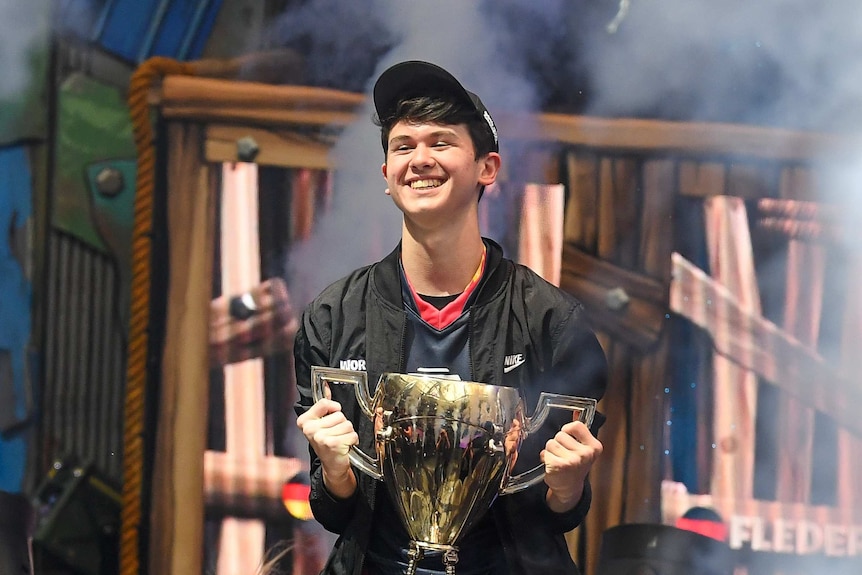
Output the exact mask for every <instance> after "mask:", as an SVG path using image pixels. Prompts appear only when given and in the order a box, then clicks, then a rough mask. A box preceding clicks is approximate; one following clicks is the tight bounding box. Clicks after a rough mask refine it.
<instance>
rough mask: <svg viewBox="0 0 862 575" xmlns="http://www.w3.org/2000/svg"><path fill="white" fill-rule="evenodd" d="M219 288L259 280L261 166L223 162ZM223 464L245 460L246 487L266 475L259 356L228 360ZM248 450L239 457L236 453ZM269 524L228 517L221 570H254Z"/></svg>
mask: <svg viewBox="0 0 862 575" xmlns="http://www.w3.org/2000/svg"><path fill="white" fill-rule="evenodd" d="M221 195H222V209H221V215H222V218H221V227H220V229H221V243H220V247H221V249H220V253H221V274H220V275H221V283H222V285H221V288H222V292H223V293H228V294H236V293H244V292H248V291H250V290H251V289H252V288H254V287H255V286H256V285H258V284H259V283H260V240H259V238H258V234H257V227H258V217H259V216H258V203H257V197H258V194H257V166H255V165H253V164H223V165H222V194H221ZM223 369H224V379H225V384H224V393H225V397H224V403H225V447H226V451H227V453H228V454H229V455H231V456H233V457H230V458H225V459H224V460H223V462H224V463H225V464H236V463H240V462H242V463H243V464H244V465H245V468H244V469H243V472H242V473H239V472H238V471H237V470H228V471H227V472H228V473H234V474H235V475H237V476H238V477H240V479H241V480H242V481H243V482H244V483H247V484H249V485H244V486H238V489H237V491H238V492H240V493H242V492H246V491H250V490H252V489H253V487H252V485H250V484H253V483H254V482H255V480H256V479H257V478H258V477H260V476H261V475H262V473H261V472H260V470H259V469H256V468H254V467H249V465H255V464H259V463H262V462H263V461H264V457H265V455H266V450H265V446H266V430H265V428H264V422H265V421H266V416H265V415H266V410H265V408H264V390H263V361H262V360H261V359H260V358H254V359H249V360H246V361H243V362H240V363H234V364H228V365H226V366H224V368H223ZM239 454H244V455H245V458H244V459H243V460H241V459H240V458H239V457H238V456H239ZM265 535H266V530H265V526H264V524H263V522H262V521H261V520H259V519H240V518H235V517H226V518H224V519H223V520H222V524H221V536H220V537H219V553H218V564H217V566H216V569H217V573H218V574H219V575H233V574H235V573H252V572H254V570H255V569H256V568H257V566H258V565H260V563H261V558H262V556H263V553H264V546H265V541H264V539H265Z"/></svg>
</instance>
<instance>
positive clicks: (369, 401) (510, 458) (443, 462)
mask: <svg viewBox="0 0 862 575" xmlns="http://www.w3.org/2000/svg"><path fill="white" fill-rule="evenodd" d="M311 380H312V382H311V383H312V393H313V395H314V399H315V400H319V399H321V398H322V397H324V390H325V387H326V386H327V385H332V384H353V385H354V386H355V393H356V399H357V401H358V403H359V406H360V407H361V409H362V411H363V412H364V414H365V415H366V416H367V417H369V418H370V419H371V420H372V421H373V424H374V430H375V448H376V456H375V457H372V456H371V455H369V454H367V453H365V452H364V451H362V450H361V449H359V448H358V447H356V446H354V447H352V448H351V450H350V461H351V463H352V464H353V465H354V466H356V467H357V468H358V469H359V470H361V471H362V472H364V473H367V474H368V475H370V476H371V477H374V478H375V479H378V480H381V481H383V483H384V484H385V485H386V487H387V489H388V491H389V494H390V496H391V497H392V500H393V501H394V502H395V508H396V509H397V510H398V514H399V516H400V517H401V520H402V522H403V524H404V527H405V528H406V529H407V533H408V534H409V536H410V539H411V542H410V551H409V557H410V559H409V563H408V566H407V575H414V574H415V572H416V564H417V563H418V561H419V560H421V559H422V557H423V556H424V553H425V551H437V552H441V553H442V554H443V563H444V565H445V566H446V573H447V575H454V573H455V563H457V561H458V547H457V546H456V545H455V543H456V542H457V541H458V537H459V536H460V535H461V533H462V532H466V531H468V530H469V529H470V527H471V526H472V525H474V524H475V523H476V522H477V521H478V520H479V519H480V518H481V517H482V515H483V514H484V513H485V512H486V511H487V510H488V509H489V508H490V506H491V503H493V502H494V499H496V497H497V496H498V495H506V494H509V493H516V492H518V491H521V490H522V489H525V488H527V487H529V486H531V485H534V484H536V483H538V482H539V481H541V480H542V479H543V478H544V476H545V473H544V467H543V466H542V464H541V463H539V464H537V465H536V466H535V467H533V468H532V469H530V470H529V471H526V472H523V473H519V474H517V475H513V474H512V469H513V468H514V465H515V460H516V459H517V457H518V449H519V448H520V446H521V442H522V440H523V439H524V438H525V437H526V436H527V435H529V434H530V433H532V432H533V431H535V430H537V429H539V428H540V427H541V426H542V423H543V422H544V421H545V419H546V417H547V415H548V413H549V411H550V409H551V408H560V409H566V410H569V411H572V412H574V414H575V416H576V417H577V418H578V419H579V420H580V421H583V422H584V423H586V424H587V425H590V424H591V423H592V419H593V415H594V414H595V409H596V401H595V400H594V399H591V398H581V397H572V396H567V395H559V394H549V393H542V394H541V396H540V397H539V404H538V406H537V407H536V411H535V413H534V414H533V416H532V417H527V416H526V415H525V413H524V402H523V400H522V399H521V397H520V394H519V393H518V390H517V389H515V388H511V387H501V386H495V385H488V384H484V383H477V382H472V381H458V380H452V379H445V378H437V377H431V376H425V375H405V374H397V373H384V374H383V375H381V376H380V380H379V382H378V385H377V390H376V392H375V394H374V396H373V397H371V396H370V394H369V392H368V381H367V375H366V373H365V372H359V371H348V370H342V369H335V368H327V367H316V366H315V367H312V370H311Z"/></svg>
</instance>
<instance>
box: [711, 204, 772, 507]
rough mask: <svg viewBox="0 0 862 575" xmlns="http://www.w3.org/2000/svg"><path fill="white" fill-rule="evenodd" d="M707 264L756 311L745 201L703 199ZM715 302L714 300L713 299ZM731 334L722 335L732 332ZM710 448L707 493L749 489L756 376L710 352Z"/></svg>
mask: <svg viewBox="0 0 862 575" xmlns="http://www.w3.org/2000/svg"><path fill="white" fill-rule="evenodd" d="M704 209H705V210H706V218H705V222H706V237H707V251H708V254H709V269H710V273H711V275H712V276H713V277H714V278H715V280H716V281H717V282H719V283H721V284H722V285H724V286H725V287H726V288H727V290H728V292H729V293H731V294H733V296H734V297H735V299H736V301H737V302H739V305H740V306H741V308H742V309H743V310H744V311H746V312H747V313H750V314H754V315H760V313H761V312H760V294H759V292H758V288H757V277H756V273H755V270H754V253H753V250H752V246H751V237H750V235H749V233H748V218H747V215H746V210H745V204H744V203H743V202H742V200H741V199H740V198H735V197H733V198H732V197H729V196H713V197H711V198H708V199H707V200H706V202H705V203H704ZM714 303H717V302H714ZM732 335H733V334H728V336H729V337H732ZM712 366H713V441H714V442H715V444H716V446H717V447H716V449H715V450H714V451H713V470H712V486H711V488H710V493H712V494H713V495H715V496H717V497H722V498H727V499H747V498H751V497H752V496H753V494H754V454H755V419H756V417H757V377H756V375H755V374H754V373H753V372H751V371H750V370H748V369H745V368H744V367H741V366H739V365H738V364H736V363H734V362H733V361H731V360H730V359H728V358H726V357H722V356H719V355H716V356H714V357H713V361H712Z"/></svg>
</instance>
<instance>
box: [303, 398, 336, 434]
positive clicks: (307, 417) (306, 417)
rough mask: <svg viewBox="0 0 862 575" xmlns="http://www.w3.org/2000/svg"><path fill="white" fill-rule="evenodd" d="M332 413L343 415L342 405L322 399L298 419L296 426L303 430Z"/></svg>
mask: <svg viewBox="0 0 862 575" xmlns="http://www.w3.org/2000/svg"><path fill="white" fill-rule="evenodd" d="M330 413H341V404H340V403H338V402H337V401H332V400H331V399H321V400H320V401H318V402H316V403H315V404H314V405H312V406H311V407H309V408H308V409H307V410H306V411H305V413H302V414H300V415H299V416H298V417H297V418H296V425H297V427H299V428H303V427H305V426H306V425H307V424H308V423H309V422H311V421H315V420H318V419H321V418H323V417H325V416H326V415H329V414H330Z"/></svg>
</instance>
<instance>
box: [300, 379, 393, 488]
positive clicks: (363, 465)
mask: <svg viewBox="0 0 862 575" xmlns="http://www.w3.org/2000/svg"><path fill="white" fill-rule="evenodd" d="M329 384H353V391H354V393H355V394H356V401H357V402H358V403H359V407H360V408H362V412H363V413H364V414H365V415H366V416H368V417H369V418H370V419H373V418H374V413H373V412H372V411H371V396H370V395H369V394H368V374H366V373H365V372H364V371H350V370H348V369H337V368H334V367H320V366H317V365H313V366H311V396H312V397H313V398H314V401H320V400H321V399H323V398H324V397H326V386H327V385H329ZM347 456H348V457H349V458H350V463H352V464H353V465H355V466H356V467H357V468H358V469H359V470H360V471H362V472H363V473H366V474H368V475H370V476H371V477H373V478H374V479H379V480H381V481H382V480H383V472H382V471H381V470H380V462H379V461H378V460H377V459H372V458H371V456H370V455H368V454H367V453H365V452H364V451H362V450H361V449H360V448H359V447H358V446H356V445H351V446H350V451H349V453H348V454H347Z"/></svg>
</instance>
